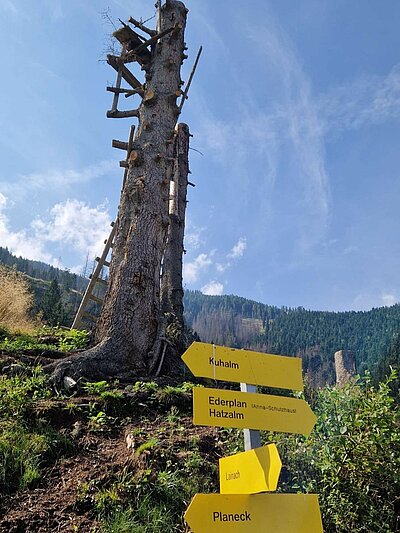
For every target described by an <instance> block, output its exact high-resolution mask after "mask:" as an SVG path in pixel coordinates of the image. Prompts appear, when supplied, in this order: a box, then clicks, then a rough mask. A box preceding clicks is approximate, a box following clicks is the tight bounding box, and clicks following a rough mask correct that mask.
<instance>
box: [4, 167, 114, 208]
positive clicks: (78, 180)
mask: <svg viewBox="0 0 400 533" xmlns="http://www.w3.org/2000/svg"><path fill="white" fill-rule="evenodd" d="M116 168H117V162H116V161H115V160H105V161H101V162H100V163H98V164H96V165H89V166H87V167H84V168H82V169H80V170H76V169H67V170H63V169H62V170H60V169H54V170H47V171H45V172H33V173H31V174H20V175H19V176H17V178H16V180H14V181H12V182H10V181H0V191H1V192H3V193H4V194H6V195H7V196H9V197H11V198H14V199H22V198H26V197H29V195H31V193H32V191H39V192H40V191H46V192H48V191H49V190H51V191H54V190H62V191H65V190H67V189H68V188H69V187H71V186H73V185H75V184H82V183H86V182H89V181H92V180H95V179H98V178H100V177H102V176H104V175H106V174H108V173H110V172H112V171H115V170H116Z"/></svg>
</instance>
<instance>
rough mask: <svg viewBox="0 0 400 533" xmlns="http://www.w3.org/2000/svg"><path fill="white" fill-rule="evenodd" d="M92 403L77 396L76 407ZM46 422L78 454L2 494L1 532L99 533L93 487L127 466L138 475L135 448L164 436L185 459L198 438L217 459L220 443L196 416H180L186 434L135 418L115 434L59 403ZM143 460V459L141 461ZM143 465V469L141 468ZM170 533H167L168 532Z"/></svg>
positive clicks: (169, 425) (165, 444) (168, 423)
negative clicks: (17, 489)
mask: <svg viewBox="0 0 400 533" xmlns="http://www.w3.org/2000/svg"><path fill="white" fill-rule="evenodd" d="M82 401H83V402H85V401H86V402H87V401H88V398H83V399H82V398H74V402H75V403H79V402H82ZM46 418H47V419H48V420H50V421H51V425H52V426H53V427H56V428H57V429H58V431H60V432H61V433H64V434H65V435H66V436H67V437H68V438H69V439H71V440H73V441H74V450H73V452H72V453H71V454H70V456H69V457H63V458H60V459H58V460H57V461H55V462H54V463H53V464H51V465H50V466H48V467H46V468H45V469H44V475H43V478H42V480H41V481H40V483H39V485H38V486H37V487H35V488H30V489H26V490H24V491H21V492H18V493H16V494H13V495H7V496H1V495H0V533H50V532H51V533H55V532H76V533H98V532H100V531H101V529H100V524H99V522H98V520H97V519H96V513H95V509H94V504H93V493H91V491H90V490H87V488H88V487H93V486H96V487H99V486H102V483H103V482H104V483H106V482H107V480H109V479H110V477H112V476H113V474H118V473H120V472H121V471H123V469H124V468H125V467H128V468H129V471H130V472H132V473H133V474H132V475H134V472H135V469H140V467H141V464H140V461H141V460H140V459H138V457H137V455H136V454H135V453H134V449H135V448H137V447H138V446H140V444H141V443H143V442H145V441H146V440H147V439H149V438H151V437H152V436H154V435H160V433H161V434H162V435H163V441H162V442H160V448H162V449H164V450H166V451H168V453H174V456H175V458H178V460H179V458H180V454H182V460H184V453H185V452H184V451H183V452H181V451H180V450H184V448H185V443H186V442H187V440H188V436H189V435H190V436H191V437H193V436H195V437H196V438H197V439H198V442H199V443H200V445H199V449H201V450H202V453H204V454H207V455H209V454H211V456H212V455H214V459H213V460H214V461H215V462H216V463H217V461H218V457H217V455H216V454H215V449H216V448H215V446H216V442H217V441H218V433H217V430H216V429H215V428H203V427H197V426H193V425H192V420H191V416H185V417H181V418H180V419H179V424H180V425H181V427H182V425H183V426H184V430H183V431H179V432H178V431H177V430H176V423H174V422H172V421H167V420H163V419H162V418H160V417H156V418H155V419H154V420H153V421H152V420H151V419H149V420H146V419H141V420H139V419H138V420H136V421H135V420H134V419H131V420H130V421H129V422H128V423H127V425H126V426H124V427H120V428H119V429H118V430H115V431H112V432H111V434H110V433H109V434H103V433H101V432H100V433H96V432H93V431H92V430H91V429H90V427H89V425H88V423H87V419H84V418H82V419H79V417H78V418H77V416H76V414H74V415H69V414H68V412H67V411H66V410H65V405H63V402H62V401H56V402H54V403H53V404H52V406H51V408H50V409H48V410H47V412H46ZM131 430H132V431H133V432H134V434H135V435H137V436H136V437H135V438H134V441H135V442H134V443H133V449H129V448H128V446H127V435H128V434H130V431H131ZM142 460H143V459H142ZM142 466H143V465H142ZM166 533H168V532H166Z"/></svg>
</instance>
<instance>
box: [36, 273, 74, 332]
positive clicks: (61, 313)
mask: <svg viewBox="0 0 400 533" xmlns="http://www.w3.org/2000/svg"><path fill="white" fill-rule="evenodd" d="M39 310H40V311H41V314H42V318H43V320H44V321H45V322H46V324H49V325H50V326H58V325H60V324H61V325H67V323H69V319H70V317H69V316H68V312H67V310H66V309H65V307H64V305H63V303H62V301H61V290H60V286H59V284H58V281H57V280H56V279H53V280H52V281H51V283H50V287H49V288H48V289H47V291H46V293H45V295H44V296H43V299H42V301H41V304H40V308H39Z"/></svg>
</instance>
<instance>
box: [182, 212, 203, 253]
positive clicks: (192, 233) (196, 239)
mask: <svg viewBox="0 0 400 533" xmlns="http://www.w3.org/2000/svg"><path fill="white" fill-rule="evenodd" d="M205 229H206V228H205V227H204V226H203V227H200V226H195V225H194V224H193V223H192V222H190V220H188V221H187V222H186V228H185V247H187V248H188V250H189V251H193V250H197V249H198V248H200V246H201V245H202V244H204V239H203V237H202V234H203V232H204V231H205Z"/></svg>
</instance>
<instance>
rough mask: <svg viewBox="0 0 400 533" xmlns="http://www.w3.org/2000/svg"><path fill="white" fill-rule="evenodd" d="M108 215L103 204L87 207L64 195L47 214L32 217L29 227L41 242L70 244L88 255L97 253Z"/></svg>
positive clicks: (106, 230) (108, 218) (108, 228)
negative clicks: (45, 216) (45, 217)
mask: <svg viewBox="0 0 400 533" xmlns="http://www.w3.org/2000/svg"><path fill="white" fill-rule="evenodd" d="M110 222H111V220H110V216H109V214H108V211H107V209H106V207H105V206H104V205H100V206H97V207H90V206H89V205H87V204H85V203H84V202H81V201H79V200H71V199H68V200H66V201H65V202H62V203H59V204H56V205H55V206H54V207H53V208H52V209H51V210H50V217H49V218H48V219H47V220H46V219H36V220H35V221H34V222H33V223H32V227H33V229H34V231H35V233H36V236H37V238H38V239H40V240H41V241H42V242H46V241H47V242H57V243H63V244H64V245H68V246H70V247H71V248H72V249H74V250H76V251H78V252H80V253H84V254H86V253H89V257H94V256H95V255H96V254H99V253H100V252H101V250H102V248H103V241H104V239H105V238H106V237H107V236H108V234H109V232H110Z"/></svg>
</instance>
